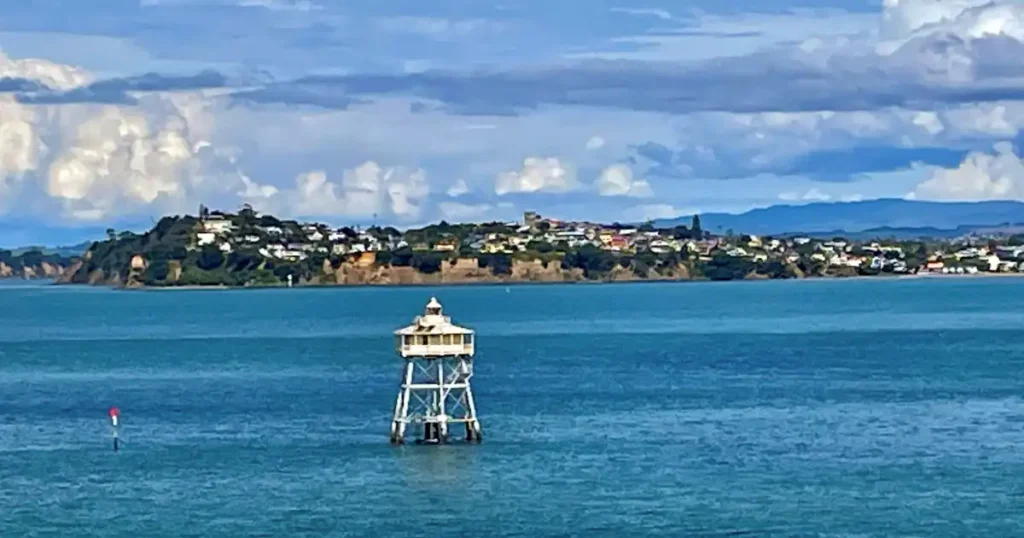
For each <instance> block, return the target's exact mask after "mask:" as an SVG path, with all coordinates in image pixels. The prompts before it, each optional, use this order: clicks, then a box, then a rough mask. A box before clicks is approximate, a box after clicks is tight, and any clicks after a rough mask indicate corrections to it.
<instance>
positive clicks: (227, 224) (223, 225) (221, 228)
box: [202, 215, 235, 235]
mask: <svg viewBox="0 0 1024 538" xmlns="http://www.w3.org/2000/svg"><path fill="white" fill-rule="evenodd" d="M202 228H203V231H204V232H208V233H212V234H216V235H221V234H226V233H228V232H230V231H231V230H233V229H234V228H235V225H234V224H232V222H231V221H230V220H227V219H225V218H224V217H221V216H219V215H214V216H212V217H210V218H208V219H205V220H203V221H202Z"/></svg>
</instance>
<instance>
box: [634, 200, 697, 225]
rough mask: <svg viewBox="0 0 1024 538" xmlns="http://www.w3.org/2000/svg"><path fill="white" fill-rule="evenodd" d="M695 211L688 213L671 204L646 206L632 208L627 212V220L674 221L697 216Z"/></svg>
mask: <svg viewBox="0 0 1024 538" xmlns="http://www.w3.org/2000/svg"><path fill="white" fill-rule="evenodd" d="M695 213H697V212H695V211H686V210H684V209H680V208H677V207H675V206H673V205H671V204H646V205H641V206H636V207H631V208H629V209H627V210H626V211H625V218H626V220H629V221H634V222H637V221H647V220H657V219H674V218H678V217H682V216H684V215H686V214H691V215H692V214H695Z"/></svg>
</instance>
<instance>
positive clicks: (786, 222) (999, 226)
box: [654, 199, 1024, 238]
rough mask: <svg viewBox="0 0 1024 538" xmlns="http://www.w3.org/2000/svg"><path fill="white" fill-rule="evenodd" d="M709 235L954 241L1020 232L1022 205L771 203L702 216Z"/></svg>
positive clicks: (686, 220) (896, 201) (673, 223)
mask: <svg viewBox="0 0 1024 538" xmlns="http://www.w3.org/2000/svg"><path fill="white" fill-rule="evenodd" d="M692 218H693V217H691V216H686V217H680V218H676V219H661V220H656V221H655V222H654V224H655V225H656V226H676V225H679V224H685V225H687V226H689V225H690V222H691V221H692ZM700 220H701V226H702V227H703V228H704V229H705V230H707V231H710V232H712V233H716V234H717V233H725V232H726V231H728V230H733V231H734V232H735V233H749V234H755V235H797V234H802V235H812V236H827V235H843V236H846V237H862V238H866V237H896V238H909V237H956V236H960V235H964V234H967V233H971V232H979V231H994V230H1001V231H1014V228H1021V230H1024V203H1022V202H1013V201H993V202H918V201H911V200H900V199H881V200H868V201H861V202H832V203H829V202H822V203H813V204H805V205H776V206H771V207H765V208H760V209H753V210H751V211H747V212H746V213H739V214H730V213H705V214H702V215H701V216H700Z"/></svg>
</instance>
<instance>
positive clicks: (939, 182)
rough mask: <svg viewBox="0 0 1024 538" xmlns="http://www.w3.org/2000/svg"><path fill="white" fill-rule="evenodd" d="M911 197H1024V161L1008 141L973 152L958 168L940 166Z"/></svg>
mask: <svg viewBox="0 0 1024 538" xmlns="http://www.w3.org/2000/svg"><path fill="white" fill-rule="evenodd" d="M908 198H911V199H917V200H934V201H965V202H974V201H982V200H1024V162H1022V161H1021V158H1020V157H1019V156H1018V155H1017V154H1016V153H1015V152H1014V149H1013V146H1012V145H1011V144H1010V143H1008V142H1000V143H998V144H996V146H995V151H994V153H983V152H971V153H970V154H968V155H967V157H966V158H965V159H964V161H963V162H962V163H961V164H960V166H958V167H956V168H951V169H947V168H937V169H934V170H933V172H932V174H931V176H930V177H929V178H928V179H926V180H925V181H923V182H921V184H919V185H918V186H917V188H915V189H914V191H913V192H911V193H910V194H909V195H908Z"/></svg>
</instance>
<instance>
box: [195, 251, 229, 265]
mask: <svg viewBox="0 0 1024 538" xmlns="http://www.w3.org/2000/svg"><path fill="white" fill-rule="evenodd" d="M196 265H197V266H198V267H199V268H200V269H202V270H204V271H212V270H214V269H217V268H219V267H220V266H222V265H224V254H222V253H221V251H220V249H218V248H217V247H212V246H206V247H203V249H202V250H201V251H200V252H199V259H198V260H197V261H196Z"/></svg>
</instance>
